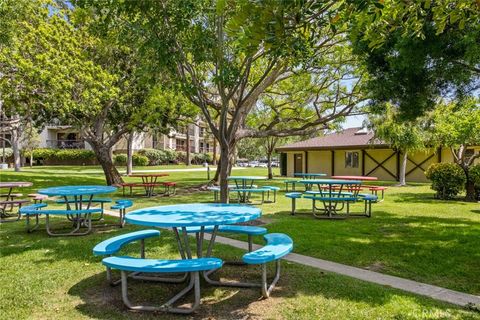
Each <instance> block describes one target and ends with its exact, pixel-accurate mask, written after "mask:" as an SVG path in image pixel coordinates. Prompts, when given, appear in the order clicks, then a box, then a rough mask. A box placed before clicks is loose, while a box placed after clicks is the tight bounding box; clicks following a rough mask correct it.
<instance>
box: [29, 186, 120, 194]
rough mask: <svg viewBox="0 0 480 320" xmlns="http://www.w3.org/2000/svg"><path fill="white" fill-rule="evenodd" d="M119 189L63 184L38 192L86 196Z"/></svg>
mask: <svg viewBox="0 0 480 320" xmlns="http://www.w3.org/2000/svg"><path fill="white" fill-rule="evenodd" d="M115 191H117V188H116V187H112V186H61V187H52V188H45V189H40V190H38V193H40V194H44V195H47V196H85V195H94V194H103V193H112V192H115Z"/></svg>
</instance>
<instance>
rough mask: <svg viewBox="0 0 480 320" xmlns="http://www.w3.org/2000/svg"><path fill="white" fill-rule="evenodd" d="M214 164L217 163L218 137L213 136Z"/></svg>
mask: <svg viewBox="0 0 480 320" xmlns="http://www.w3.org/2000/svg"><path fill="white" fill-rule="evenodd" d="M212 164H213V165H216V164H217V139H216V138H215V137H213V159H212Z"/></svg>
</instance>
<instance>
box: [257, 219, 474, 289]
mask: <svg viewBox="0 0 480 320" xmlns="http://www.w3.org/2000/svg"><path fill="white" fill-rule="evenodd" d="M266 227H267V228H268V230H269V232H283V233H287V234H289V235H290V236H291V237H292V239H293V240H294V243H295V250H294V251H295V252H296V253H299V254H304V255H308V256H313V257H317V258H321V259H326V260H331V261H335V262H339V263H344V264H347V265H352V266H357V267H361V268H365V269H370V270H375V271H379V272H382V273H387V274H392V275H396V276H400V277H405V278H408V279H412V280H416V281H420V282H426V283H430V284H434V285H439V286H443V287H447V288H450V289H454V290H459V291H462V292H468V293H472V294H477V295H478V294H480V282H479V281H476V280H475V281H472V279H480V270H479V268H478V261H479V260H480V251H478V247H479V246H480V239H479V238H478V234H479V233H480V222H477V221H474V220H469V219H463V218H450V217H448V218H447V217H431V216H420V215H410V216H398V215H393V214H389V213H388V212H385V211H378V210H377V211H374V213H373V217H372V218H363V219H356V218H355V219H354V218H349V219H344V220H323V219H315V218H314V217H313V216H312V214H311V212H307V211H303V210H301V211H299V212H298V213H297V214H296V215H295V216H291V215H290V212H288V211H281V212H278V213H276V214H274V219H273V221H272V223H271V224H269V225H267V226H266ZM257 243H261V242H260V241H257Z"/></svg>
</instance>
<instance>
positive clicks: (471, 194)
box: [462, 166, 477, 202]
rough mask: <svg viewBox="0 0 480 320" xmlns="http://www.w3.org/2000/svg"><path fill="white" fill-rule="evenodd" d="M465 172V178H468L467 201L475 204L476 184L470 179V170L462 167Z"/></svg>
mask: <svg viewBox="0 0 480 320" xmlns="http://www.w3.org/2000/svg"><path fill="white" fill-rule="evenodd" d="M462 169H463V171H464V172H465V176H466V177H467V182H466V183H465V193H466V195H465V201H469V202H475V201H477V199H476V195H475V183H474V182H473V181H472V178H471V177H470V170H469V168H468V167H465V166H462Z"/></svg>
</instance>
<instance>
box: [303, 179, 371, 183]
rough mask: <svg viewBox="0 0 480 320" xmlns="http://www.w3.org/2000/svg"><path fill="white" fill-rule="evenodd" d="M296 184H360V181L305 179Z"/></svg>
mask: <svg viewBox="0 0 480 320" xmlns="http://www.w3.org/2000/svg"><path fill="white" fill-rule="evenodd" d="M297 182H298V183H304V184H362V181H355V180H336V179H307V180H299V181H297Z"/></svg>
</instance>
